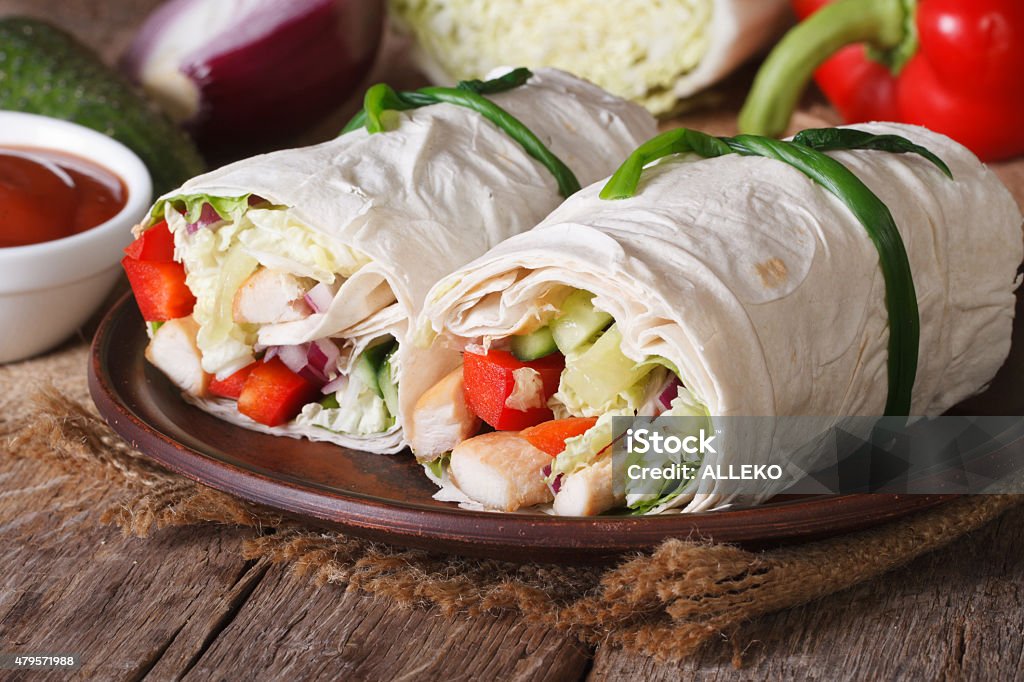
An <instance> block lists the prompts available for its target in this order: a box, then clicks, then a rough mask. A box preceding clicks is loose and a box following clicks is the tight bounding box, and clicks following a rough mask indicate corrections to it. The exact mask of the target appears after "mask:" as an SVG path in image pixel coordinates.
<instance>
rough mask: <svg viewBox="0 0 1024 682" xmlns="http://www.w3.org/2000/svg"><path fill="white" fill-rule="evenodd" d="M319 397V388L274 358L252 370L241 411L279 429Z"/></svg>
mask: <svg viewBox="0 0 1024 682" xmlns="http://www.w3.org/2000/svg"><path fill="white" fill-rule="evenodd" d="M319 396H320V389H319V388H317V387H316V386H315V385H313V384H311V383H310V382H309V381H307V380H305V379H303V378H302V377H300V376H299V375H298V374H296V373H295V372H293V371H291V370H290V369H288V367H287V366H286V365H285V364H284V363H283V362H281V358H273V359H271V360H270V361H269V362H258V363H256V364H255V366H253V368H252V371H251V372H250V373H249V377H248V378H247V379H246V380H245V385H244V386H242V392H241V394H240V395H239V396H238V411H239V412H241V413H242V414H244V415H245V416H247V417H249V418H250V419H252V420H253V421H257V422H259V423H260V424H265V425H267V426H280V425H281V424H284V423H285V422H287V421H290V420H291V419H293V418H294V417H295V415H297V414H298V413H299V412H300V411H301V410H302V406H303V405H305V404H306V403H311V402H313V401H314V400H316V399H317V398H318V397H319Z"/></svg>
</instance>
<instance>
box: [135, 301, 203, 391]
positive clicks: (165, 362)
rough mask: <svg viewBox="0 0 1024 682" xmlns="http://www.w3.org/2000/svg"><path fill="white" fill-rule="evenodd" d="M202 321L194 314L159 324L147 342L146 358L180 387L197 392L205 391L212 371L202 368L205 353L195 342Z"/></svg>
mask: <svg viewBox="0 0 1024 682" xmlns="http://www.w3.org/2000/svg"><path fill="white" fill-rule="evenodd" d="M198 333H199V325H198V324H196V321H195V320H194V319H192V316H191V315H189V316H188V317H180V318H178V319H177V320H168V321H167V322H164V323H163V324H162V325H160V328H159V329H157V330H156V332H155V333H154V334H153V338H152V340H150V342H149V345H148V346H146V359H147V360H149V361H150V362H151V363H152V364H153V365H154V366H155V367H156V368H157V369H159V370H160V371H161V372H163V373H164V374H166V375H167V377H168V378H169V379H170V380H171V381H173V382H174V383H175V385H177V386H178V388H180V389H181V390H183V391H185V392H187V393H191V394H192V395H194V396H203V395H205V394H206V388H207V386H208V385H209V383H210V375H209V374H207V373H206V372H204V371H203V364H202V354H201V353H200V351H199V347H198V346H197V345H196V334H198Z"/></svg>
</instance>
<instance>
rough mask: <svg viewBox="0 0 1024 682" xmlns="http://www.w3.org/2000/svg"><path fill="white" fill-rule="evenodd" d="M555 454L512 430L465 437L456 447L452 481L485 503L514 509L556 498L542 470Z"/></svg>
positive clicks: (450, 474)
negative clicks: (540, 447) (549, 452)
mask: <svg viewBox="0 0 1024 682" xmlns="http://www.w3.org/2000/svg"><path fill="white" fill-rule="evenodd" d="M550 463H551V455H549V454H547V453H546V452H544V451H543V450H539V449H537V448H535V447H533V445H531V444H530V443H529V442H528V441H527V440H525V439H523V438H520V437H519V436H518V435H517V434H515V433H510V432H508V431H495V432H494V433H485V434H483V435H481V436H477V437H475V438H470V439H469V440H464V441H462V442H461V443H459V445H458V446H456V447H455V449H454V450H452V458H451V463H450V465H449V467H448V474H449V476H450V477H451V479H452V483H454V484H455V485H456V486H458V487H459V489H460V490H462V492H464V493H466V494H467V495H469V497H471V498H472V499H474V500H476V501H477V502H479V503H480V504H482V505H484V506H485V507H489V508H491V509H498V510H501V511H506V512H511V511H516V510H517V509H520V508H521V507H531V506H533V505H535V504H543V503H545V502H550V501H551V500H552V497H553V496H552V494H551V490H550V489H549V488H548V486H547V484H546V483H545V482H544V477H543V476H542V475H541V470H542V469H543V468H544V467H545V466H547V465H548V464H550Z"/></svg>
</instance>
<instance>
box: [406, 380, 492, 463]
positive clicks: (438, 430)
mask: <svg viewBox="0 0 1024 682" xmlns="http://www.w3.org/2000/svg"><path fill="white" fill-rule="evenodd" d="M464 391H465V383H464V382H463V380H462V367H458V368H456V369H455V370H453V371H452V372H450V373H449V374H448V375H447V376H445V378H443V379H441V381H439V382H437V383H436V384H434V385H433V386H432V387H431V388H430V389H429V390H428V391H426V392H425V393H424V394H423V395H421V396H420V399H419V400H417V401H416V406H415V407H414V408H413V411H412V423H413V429H412V432H413V433H415V434H416V435H415V439H416V442H415V443H414V444H413V450H414V451H415V452H417V453H419V455H420V456H421V457H427V458H428V459H432V458H433V457H436V456H438V455H441V454H443V453H445V452H448V451H449V450H451V449H453V448H454V447H455V446H456V445H458V444H459V443H461V442H462V441H464V440H466V439H467V438H469V437H470V436H472V435H473V434H474V433H476V432H477V431H478V430H479V429H480V418H479V417H477V416H476V415H475V414H473V413H472V412H470V411H469V406H468V405H466V398H465V394H464Z"/></svg>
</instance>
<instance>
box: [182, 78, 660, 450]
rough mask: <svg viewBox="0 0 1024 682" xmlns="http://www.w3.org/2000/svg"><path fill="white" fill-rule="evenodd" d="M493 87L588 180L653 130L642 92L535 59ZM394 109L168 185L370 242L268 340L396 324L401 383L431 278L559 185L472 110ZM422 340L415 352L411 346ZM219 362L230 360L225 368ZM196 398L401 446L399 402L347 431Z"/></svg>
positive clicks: (329, 435) (291, 340)
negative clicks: (370, 431) (276, 210)
mask: <svg viewBox="0 0 1024 682" xmlns="http://www.w3.org/2000/svg"><path fill="white" fill-rule="evenodd" d="M488 99H490V100H491V101H493V102H495V103H497V104H498V105H499V106H501V107H502V108H504V109H505V110H506V111H508V112H509V113H511V114H512V115H513V116H515V117H516V118H517V119H519V120H520V121H521V122H522V123H523V124H524V125H525V126H527V127H528V128H529V129H530V130H531V131H532V132H533V133H534V134H535V135H536V136H537V137H538V138H539V139H540V140H541V141H542V142H543V143H544V144H545V145H547V147H548V148H549V149H550V150H551V151H552V152H553V153H554V154H555V155H556V156H557V157H559V158H560V159H561V160H562V161H563V162H564V163H565V164H566V165H567V166H568V167H569V168H570V169H571V170H572V171H573V172H574V173H575V174H576V177H577V178H578V179H579V181H580V183H581V184H584V185H585V184H588V183H591V182H594V181H595V180H597V179H599V178H601V177H604V176H605V175H607V174H608V173H609V172H610V171H611V170H613V168H614V164H616V163H617V162H619V161H620V160H621V159H622V158H624V157H625V156H626V155H627V154H629V152H630V151H631V150H632V149H633V148H634V147H635V146H636V145H637V144H639V143H640V142H642V141H644V140H646V139H647V138H649V137H651V136H652V135H653V134H654V133H655V124H654V120H653V119H652V118H651V117H650V115H649V114H647V113H646V112H645V111H644V110H643V109H642V108H640V107H639V106H637V105H635V104H631V103H629V102H626V101H624V100H621V99H619V98H616V97H613V96H611V95H609V94H608V93H606V92H605V91H603V90H601V89H600V88H598V87H597V86H594V85H592V84H590V83H587V82H585V81H582V80H579V79H577V78H575V77H573V76H571V75H569V74H567V73H564V72H561V71H557V70H554V69H538V70H536V71H535V72H534V74H533V76H532V77H531V78H530V79H529V80H528V82H527V83H526V84H525V85H522V86H520V87H517V88H514V89H512V90H509V91H507V92H503V93H499V94H494V95H489V96H488ZM386 117H387V118H386V120H387V122H388V130H387V132H384V133H379V134H372V135H371V134H368V133H367V132H366V131H365V130H362V129H361V130H356V131H353V132H350V133H348V134H346V135H344V136H342V137H339V138H337V139H335V140H332V141H329V142H326V143H323V144H320V145H316V146H312V147H306V148H301V149H291V150H285V151H279V152H274V153H270V154H265V155H261V156H257V157H254V158H251V159H246V160H243V161H239V162H236V163H233V164H230V165H228V166H225V167H223V168H220V169H218V170H215V171H213V172H210V173H207V174H205V175H202V176H199V177H196V178H194V179H192V180H190V181H188V182H187V183H185V185H183V186H182V187H181V188H180V189H178V190H175V191H173V192H169V193H168V194H167V195H165V197H164V198H165V199H169V198H173V197H179V196H183V195H195V194H208V195H211V196H216V197H239V196H244V195H246V194H250V193H251V194H253V195H256V196H259V197H261V198H263V199H266V200H268V201H269V202H271V203H273V204H277V205H283V206H287V207H290V208H291V212H292V215H293V216H294V217H296V218H297V219H298V220H300V221H301V222H302V223H304V224H305V225H307V226H308V227H309V228H312V229H313V230H315V231H317V232H319V233H322V234H323V235H324V236H325V237H326V241H327V242H328V243H330V244H336V245H344V246H345V247H348V248H350V249H354V250H355V251H356V252H357V253H359V254H363V255H365V256H366V257H367V258H368V259H369V261H370V262H369V264H367V265H365V266H363V267H362V268H360V269H359V270H358V271H356V272H355V273H354V274H353V275H352V276H351V277H349V278H348V279H347V280H346V281H345V282H344V284H343V286H342V288H341V290H340V291H339V293H338V295H337V296H336V297H335V299H334V304H333V305H332V307H331V309H330V310H329V311H328V312H327V313H325V314H314V315H312V316H310V317H309V318H306V319H304V320H300V321H297V322H286V323H281V324H276V325H270V326H267V327H264V328H263V329H261V330H260V332H259V339H258V340H259V343H261V344H264V345H288V344H297V343H304V342H307V341H310V340H313V339H317V338H323V337H326V336H332V335H342V336H345V337H346V339H347V340H348V341H350V342H351V344H352V346H351V347H350V348H348V349H347V350H346V357H347V358H348V361H349V364H351V361H352V360H353V359H354V358H355V356H356V355H358V353H359V352H360V351H361V350H362V349H363V348H365V347H366V345H367V344H368V343H369V342H371V341H372V340H373V339H375V338H378V337H379V336H380V335H381V334H384V333H390V334H392V335H393V336H394V337H395V338H396V339H397V340H399V342H400V345H399V350H398V354H397V358H396V360H395V361H394V364H395V366H396V370H395V371H396V372H397V375H398V378H399V379H398V386H399V395H400V397H401V396H402V395H403V394H404V393H405V388H404V387H405V385H406V381H407V377H408V376H409V375H410V374H411V373H413V374H414V373H415V372H416V371H417V367H418V366H422V365H421V362H429V358H430V357H431V356H432V355H433V354H432V353H429V352H428V353H424V352H422V351H415V352H414V351H412V349H410V348H409V346H411V344H407V343H404V342H403V341H404V339H405V335H406V331H407V329H408V327H409V324H408V320H409V319H410V318H412V317H413V316H415V315H416V314H417V313H418V312H419V310H420V308H421V304H422V302H423V298H424V296H425V294H426V292H427V291H428V290H429V289H430V287H431V286H432V285H433V284H434V283H435V282H436V281H437V279H439V277H440V276H442V275H444V274H447V273H449V272H451V271H452V270H454V269H456V268H457V267H459V266H460V265H463V264H465V263H466V262H468V261H470V260H471V259H473V258H474V257H476V256H479V255H481V254H483V253H484V252H485V251H486V250H487V249H488V248H490V247H491V246H493V245H495V244H497V243H499V242H500V241H502V240H503V239H505V238H507V237H508V236H510V235H513V234H516V233H519V232H523V231H525V230H527V229H529V228H531V227H533V226H534V225H535V224H536V223H537V222H538V221H540V220H541V219H542V218H543V217H544V216H545V215H546V214H547V213H548V212H550V211H551V210H552V209H553V208H554V207H555V206H557V205H558V203H560V201H561V200H562V198H561V197H560V196H559V194H558V186H557V183H556V181H555V178H554V177H553V176H552V174H551V173H550V171H548V169H547V168H545V167H544V166H543V165H542V164H541V163H540V162H538V161H537V160H535V159H533V158H532V157H531V156H529V155H528V154H527V153H526V151H525V150H524V149H523V148H522V147H521V146H520V145H519V144H518V143H517V142H516V141H515V140H513V139H512V138H511V137H510V136H509V135H508V134H506V133H505V132H504V131H502V130H500V129H499V128H498V127H496V126H495V125H494V124H492V123H491V122H490V121H488V120H486V119H485V118H484V117H483V116H481V115H480V114H478V113H476V112H474V111H471V110H469V109H467V108H464V107H459V106H454V105H449V104H437V105H432V106H427V107H423V108H419V109H415V110H411V111H407V112H401V113H397V112H387V114H386ZM580 141H586V144H580ZM168 211H170V209H168ZM175 218H176V219H177V220H178V222H179V223H180V222H181V219H180V218H177V216H175ZM173 227H174V226H173V224H172V229H173ZM183 232H184V230H182V229H178V230H176V235H175V239H176V244H177V248H178V250H179V252H183V251H184V252H185V253H186V263H187V250H188V240H187V239H186V238H185V235H184V234H183ZM339 304H340V305H339ZM381 316H382V317H381ZM378 317H379V319H375V318H378ZM413 353H414V354H416V355H417V359H416V361H413V360H412V359H410V354H413ZM420 356H422V357H420ZM232 369H234V368H232ZM207 371H211V369H210V368H207ZM223 373H229V372H218V374H223ZM186 398H187V399H189V400H190V401H191V402H193V403H194V404H196V405H198V406H199V407H201V408H203V409H205V410H207V411H209V412H211V413H213V414H215V415H216V416H218V417H220V418H221V419H224V420H226V421H229V422H233V423H236V424H240V425H243V426H246V427H248V428H252V429H256V430H260V431H266V432H269V433H275V434H279V435H289V436H294V437H300V436H305V437H309V438H312V439H316V440H329V441H332V442H335V443H338V444H340V445H343V446H347V447H355V448H361V449H367V450H372V451H375V452H387V453H390V452H397V451H398V450H400V449H401V448H402V447H403V440H402V437H401V426H402V422H403V420H402V415H401V414H399V415H397V420H396V424H395V426H394V428H392V429H390V430H389V431H388V432H387V433H386V434H376V435H372V436H350V435H346V434H341V433H335V432H330V431H326V430H323V429H319V428H316V427H310V426H303V425H298V424H294V423H291V424H288V425H285V426H281V427H273V428H268V427H264V426H261V425H259V424H256V423H255V422H253V421H252V420H250V419H248V418H247V417H245V416H243V415H241V414H239V413H238V412H237V410H235V408H234V404H233V403H230V402H228V401H224V400H217V399H210V398H195V397H194V396H186Z"/></svg>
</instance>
